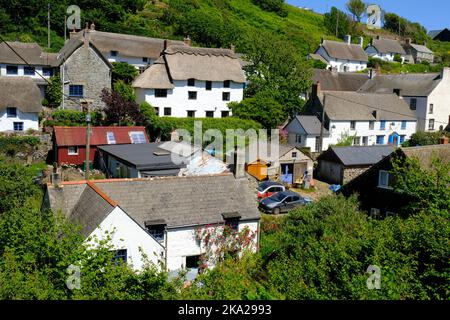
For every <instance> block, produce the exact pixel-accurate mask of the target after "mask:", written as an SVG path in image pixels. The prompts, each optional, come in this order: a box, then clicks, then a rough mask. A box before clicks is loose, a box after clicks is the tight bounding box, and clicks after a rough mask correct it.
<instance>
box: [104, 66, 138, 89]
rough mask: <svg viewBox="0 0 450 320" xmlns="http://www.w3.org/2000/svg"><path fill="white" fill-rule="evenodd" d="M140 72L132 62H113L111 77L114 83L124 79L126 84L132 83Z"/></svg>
mask: <svg viewBox="0 0 450 320" xmlns="http://www.w3.org/2000/svg"><path fill="white" fill-rule="evenodd" d="M138 74H139V72H138V70H137V69H136V68H135V67H134V66H132V65H131V64H128V63H126V62H113V63H112V70H111V78H112V83H113V85H114V84H115V83H116V82H117V81H123V82H124V83H126V84H130V83H131V82H133V80H134V78H136V77H137V75H138Z"/></svg>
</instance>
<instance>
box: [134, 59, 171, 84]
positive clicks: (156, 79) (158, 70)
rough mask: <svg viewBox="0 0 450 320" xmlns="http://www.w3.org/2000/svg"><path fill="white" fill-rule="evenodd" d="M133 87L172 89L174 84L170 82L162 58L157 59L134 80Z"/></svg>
mask: <svg viewBox="0 0 450 320" xmlns="http://www.w3.org/2000/svg"><path fill="white" fill-rule="evenodd" d="M133 87H135V88H152V89H173V88H175V86H174V85H173V84H172V82H170V79H169V74H168V73H167V69H166V63H165V62H164V59H158V60H157V61H156V62H155V63H154V64H153V65H151V66H150V67H149V68H148V69H147V70H145V72H143V73H142V74H141V75H140V76H139V77H138V78H137V79H136V80H135V81H134V82H133Z"/></svg>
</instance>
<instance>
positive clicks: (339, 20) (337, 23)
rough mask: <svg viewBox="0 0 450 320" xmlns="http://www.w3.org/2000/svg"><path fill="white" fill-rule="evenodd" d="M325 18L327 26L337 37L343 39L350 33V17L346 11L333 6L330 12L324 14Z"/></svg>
mask: <svg viewBox="0 0 450 320" xmlns="http://www.w3.org/2000/svg"><path fill="white" fill-rule="evenodd" d="M323 18H324V19H323V21H324V24H325V27H326V28H327V29H328V31H329V32H330V33H331V34H334V35H335V36H336V37H338V38H341V39H342V38H344V36H345V35H347V34H349V33H350V19H349V17H348V16H347V15H346V14H345V12H343V11H341V10H338V9H337V8H336V7H332V8H331V10H330V12H328V13H325V14H324V16H323Z"/></svg>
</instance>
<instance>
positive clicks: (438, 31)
mask: <svg viewBox="0 0 450 320" xmlns="http://www.w3.org/2000/svg"><path fill="white" fill-rule="evenodd" d="M444 30H445V29H441V30H430V31H428V36H429V37H430V38H433V39H434V37H436V36H437V35H438V34H439V33H441V32H442V31H444Z"/></svg>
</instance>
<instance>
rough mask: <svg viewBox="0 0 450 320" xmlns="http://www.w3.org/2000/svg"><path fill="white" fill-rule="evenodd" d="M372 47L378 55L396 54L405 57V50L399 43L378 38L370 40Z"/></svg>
mask: <svg viewBox="0 0 450 320" xmlns="http://www.w3.org/2000/svg"><path fill="white" fill-rule="evenodd" d="M371 44H372V46H373V47H375V48H376V49H377V51H378V52H380V53H398V54H401V55H405V54H406V52H405V49H403V47H402V45H401V44H400V42H398V41H397V40H393V39H386V38H379V39H376V38H374V39H372V43H371Z"/></svg>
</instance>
